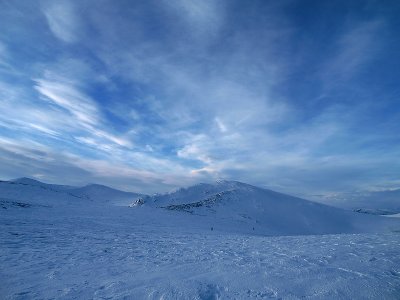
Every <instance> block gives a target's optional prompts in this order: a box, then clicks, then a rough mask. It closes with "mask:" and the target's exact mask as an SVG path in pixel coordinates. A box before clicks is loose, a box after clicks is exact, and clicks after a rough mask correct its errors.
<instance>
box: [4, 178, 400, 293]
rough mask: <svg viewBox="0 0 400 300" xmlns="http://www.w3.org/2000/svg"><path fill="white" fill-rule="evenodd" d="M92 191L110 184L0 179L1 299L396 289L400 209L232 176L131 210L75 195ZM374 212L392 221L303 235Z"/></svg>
mask: <svg viewBox="0 0 400 300" xmlns="http://www.w3.org/2000/svg"><path fill="white" fill-rule="evenodd" d="M31 183H33V184H31ZM91 189H94V191H98V190H103V191H104V193H106V191H109V192H110V193H111V191H110V190H108V188H103V187H98V186H89V187H83V188H81V189H79V188H74V187H68V188H65V189H63V190H62V191H61V190H58V188H57V186H55V187H54V186H48V185H45V184H44V185H43V184H41V183H37V182H30V183H28V182H27V181H26V180H24V181H23V182H0V198H2V199H5V198H6V197H8V199H9V200H7V201H9V202H7V203H5V202H4V203H3V204H4V206H5V208H4V207H3V208H1V207H0V254H1V255H0V266H1V267H0V299H257V298H258V299H268V298H276V299H321V298H322V299H368V298H370V299H371V298H372V299H399V297H400V289H399V287H400V269H399V265H400V234H399V232H400V230H399V229H400V226H399V224H400V219H399V218H385V217H374V216H364V215H362V214H357V213H351V212H344V211H342V210H339V209H334V208H331V207H328V206H324V205H320V204H315V203H312V202H309V201H306V200H303V199H299V198H294V197H290V196H287V195H283V194H279V193H275V192H272V191H268V190H264V189H259V188H255V187H252V186H249V185H246V184H242V183H237V182H218V183H216V184H211V185H197V186H195V187H192V188H188V189H182V190H177V191H175V192H174V193H169V194H166V195H158V196H154V197H145V198H144V199H145V204H144V205H140V206H137V207H134V208H130V207H126V206H125V207H124V206H116V205H109V202H107V201H91V200H90V199H88V198H85V197H84V198H81V197H82V196H83V195H86V196H87V193H90V192H91ZM79 191H80V192H82V194H79V193H78V192H79ZM72 192H74V193H76V194H73V193H72ZM93 195H94V192H93V191H92V197H94V196H93ZM101 195H103V194H102V193H100V194H99V195H98V197H100V196H101ZM107 199H108V197H107ZM82 203H83V204H84V205H82ZM381 220H387V221H388V222H389V223H390V226H393V227H391V229H392V230H390V228H387V227H386V229H388V231H387V233H384V234H382V233H379V234H372V233H368V234H365V233H364V234H339V235H308V236H305V235H298V234H311V233H328V232H339V231H343V232H354V231H358V230H359V231H365V227H363V226H365V225H366V224H367V223H369V224H370V225H372V227H373V228H374V229H376V228H377V227H378V225H382V222H381ZM367 221H368V222H367ZM355 225H357V226H359V227H357V226H355ZM360 225H361V226H360ZM386 225H387V224H386ZM312 226H314V227H312ZM211 227H213V230H212V231H211ZM253 227H254V230H253ZM381 229H382V228H381ZM266 235H275V236H273V237H271V236H266ZM284 235H285V236H284ZM287 235H294V236H287Z"/></svg>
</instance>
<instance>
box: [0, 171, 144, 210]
mask: <svg viewBox="0 0 400 300" xmlns="http://www.w3.org/2000/svg"><path fill="white" fill-rule="evenodd" d="M143 196H144V195H142V194H137V193H130V192H124V191H120V190H116V189H112V188H110V187H107V186H103V185H97V184H91V185H87V186H84V187H74V186H68V185H58V184H48V183H44V182H40V181H37V180H34V179H31V178H25V177H24V178H18V179H14V180H10V181H0V201H1V203H2V206H3V207H6V206H7V205H11V206H13V205H45V206H53V205H57V206H60V205H66V204H81V203H93V204H111V205H121V206H128V205H129V204H131V203H132V202H134V201H135V200H136V199H137V198H138V197H143ZM10 203H11V204H10Z"/></svg>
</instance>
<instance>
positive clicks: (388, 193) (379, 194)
mask: <svg viewBox="0 0 400 300" xmlns="http://www.w3.org/2000/svg"><path fill="white" fill-rule="evenodd" d="M313 199H315V201H319V202H322V203H332V204H333V205H335V206H337V207H341V208H345V209H349V210H354V211H359V212H362V213H371V214H376V215H378V214H382V215H384V214H395V213H400V189H395V190H385V191H373V192H369V191H363V192H347V193H339V194H334V195H325V196H322V195H315V196H313Z"/></svg>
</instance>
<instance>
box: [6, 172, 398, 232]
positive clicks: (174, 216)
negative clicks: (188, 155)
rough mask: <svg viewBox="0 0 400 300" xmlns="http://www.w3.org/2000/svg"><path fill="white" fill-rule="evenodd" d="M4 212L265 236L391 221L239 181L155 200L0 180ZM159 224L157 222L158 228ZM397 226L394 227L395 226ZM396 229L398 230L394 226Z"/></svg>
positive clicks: (368, 227) (376, 227) (381, 226)
mask: <svg viewBox="0 0 400 300" xmlns="http://www.w3.org/2000/svg"><path fill="white" fill-rule="evenodd" d="M0 204H1V206H2V207H3V208H4V209H8V208H28V207H31V206H37V207H41V206H46V207H52V208H60V207H63V210H64V211H65V210H67V209H68V207H72V206H74V207H76V205H78V206H79V207H80V208H82V209H84V208H85V207H87V208H90V207H93V208H96V209H102V207H104V208H105V209H103V210H104V213H108V212H109V211H110V210H112V207H116V206H119V207H123V206H125V207H126V209H129V206H130V207H132V208H131V209H132V217H134V218H137V219H138V220H139V219H143V220H144V221H143V222H144V224H145V223H146V222H147V221H146V220H150V219H152V220H153V221H154V222H156V223H157V222H161V223H162V224H164V225H163V226H184V227H190V226H192V227H193V226H194V227H199V228H200V227H205V226H206V227H209V228H210V229H211V230H213V229H214V228H216V229H218V230H224V231H234V232H253V233H254V234H263V235H301V234H329V233H357V232H369V231H381V230H388V229H390V228H392V227H393V226H395V225H396V224H398V221H399V220H395V218H386V217H379V216H373V215H368V214H360V213H356V212H352V211H349V210H343V209H339V208H335V207H332V206H328V205H324V204H320V203H316V202H312V201H308V200H304V199H301V198H297V197H293V196H289V195H285V194H282V193H278V192H274V191H271V190H267V189H263V188H258V187H255V186H252V185H249V184H245V183H241V182H237V181H217V182H215V183H213V184H206V183H202V184H197V185H194V186H192V187H188V188H180V189H177V190H175V191H173V192H170V193H165V194H156V195H153V196H148V195H142V194H137V193H131V192H123V191H119V190H116V189H112V188H110V187H107V186H103V185H98V184H91V185H87V186H84V187H73V186H67V185H57V184H46V183H43V182H40V181H36V180H33V179H30V178H19V179H16V180H11V181H2V182H0ZM161 223H160V224H161ZM396 226H397V225H396ZM396 228H398V227H396Z"/></svg>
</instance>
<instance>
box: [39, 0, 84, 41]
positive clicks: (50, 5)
mask: <svg viewBox="0 0 400 300" xmlns="http://www.w3.org/2000/svg"><path fill="white" fill-rule="evenodd" d="M42 10H43V13H44V15H45V16H46V20H47V23H48V25H49V27H50V30H51V31H52V33H53V34H54V35H55V36H56V37H57V38H59V39H60V40H62V41H64V42H67V43H72V42H76V41H77V39H78V31H79V21H80V20H79V17H78V14H77V11H76V9H75V7H74V2H72V1H68V0H61V1H43V2H42Z"/></svg>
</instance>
